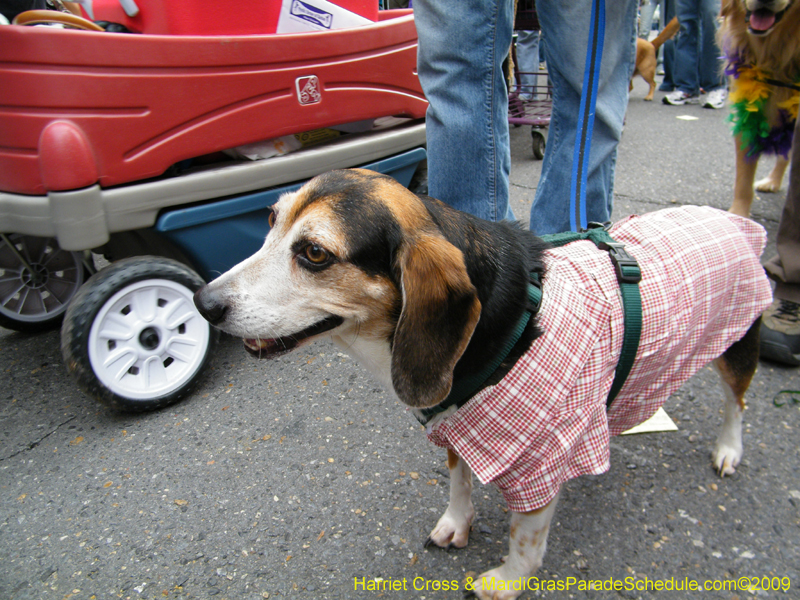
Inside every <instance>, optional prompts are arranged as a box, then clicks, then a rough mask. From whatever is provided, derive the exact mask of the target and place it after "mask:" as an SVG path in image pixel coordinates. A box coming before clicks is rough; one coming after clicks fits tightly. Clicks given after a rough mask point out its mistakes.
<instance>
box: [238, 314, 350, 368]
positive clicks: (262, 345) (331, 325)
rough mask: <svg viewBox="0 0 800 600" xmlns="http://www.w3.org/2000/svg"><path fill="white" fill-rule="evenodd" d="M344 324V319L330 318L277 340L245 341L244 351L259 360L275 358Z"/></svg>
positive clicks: (251, 339)
mask: <svg viewBox="0 0 800 600" xmlns="http://www.w3.org/2000/svg"><path fill="white" fill-rule="evenodd" d="M343 322H344V319H343V318H342V317H336V316H332V317H328V318H327V319H323V320H322V321H320V322H319V323H315V324H314V325H312V326H311V327H307V328H306V329H303V330H302V331H299V332H297V333H295V334H293V335H287V336H285V337H281V338H276V339H267V340H265V339H260V338H259V339H253V338H250V339H244V340H242V341H243V342H244V349H245V350H247V351H248V352H249V353H250V354H252V355H253V356H256V357H258V358H275V357H276V356H281V355H282V354H286V353H287V352H291V351H292V350H294V349H295V348H296V347H297V345H298V344H299V343H300V342H302V341H303V340H305V339H308V338H310V337H313V336H315V335H319V334H320V333H325V332H326V331H330V330H331V329H335V328H336V327H338V326H339V325H341V324H342V323H343Z"/></svg>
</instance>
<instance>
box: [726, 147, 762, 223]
mask: <svg viewBox="0 0 800 600" xmlns="http://www.w3.org/2000/svg"><path fill="white" fill-rule="evenodd" d="M734 143H735V144H736V175H735V180H734V184H733V204H731V207H730V209H729V211H730V212H732V213H733V214H735V215H739V216H742V217H749V216H750V206H751V205H752V204H753V198H754V197H755V190H754V188H753V186H754V183H753V182H754V181H755V178H756V167H758V160H757V159H748V157H747V152H746V151H744V150H742V148H741V140H740V139H739V138H738V137H736V138H734Z"/></svg>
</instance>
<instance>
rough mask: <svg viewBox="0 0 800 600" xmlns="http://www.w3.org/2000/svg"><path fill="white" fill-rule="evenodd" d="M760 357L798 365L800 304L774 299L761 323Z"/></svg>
mask: <svg viewBox="0 0 800 600" xmlns="http://www.w3.org/2000/svg"><path fill="white" fill-rule="evenodd" d="M761 356H763V357H764V358H768V359H770V360H774V361H776V362H779V363H783V364H785V365H792V366H798V365H800V304H798V303H797V302H791V301H790V300H781V299H779V298H776V299H775V300H773V302H772V305H771V306H770V307H769V308H768V309H767V310H765V311H764V315H763V317H762V321H761Z"/></svg>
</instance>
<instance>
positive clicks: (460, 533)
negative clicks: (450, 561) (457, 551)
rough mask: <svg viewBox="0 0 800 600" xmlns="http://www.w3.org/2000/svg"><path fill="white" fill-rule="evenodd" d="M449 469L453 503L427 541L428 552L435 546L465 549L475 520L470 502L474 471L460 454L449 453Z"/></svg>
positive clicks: (449, 451) (449, 505) (451, 502)
mask: <svg viewBox="0 0 800 600" xmlns="http://www.w3.org/2000/svg"><path fill="white" fill-rule="evenodd" d="M447 468H448V469H449V470H450V503H449V504H448V505H447V510H446V511H444V514H443V515H442V517H441V518H440V519H439V522H438V523H437V524H436V527H434V528H433V531H432V532H431V534H430V535H429V536H428V539H427V540H426V541H425V547H426V548H427V547H428V546H430V545H432V544H434V545H436V546H439V547H441V548H450V547H456V548H463V547H464V546H466V545H467V542H469V528H470V526H471V525H472V519H473V518H475V509H474V508H473V506H472V498H471V495H472V471H471V470H470V468H469V466H468V465H467V463H466V462H465V461H464V460H463V459H462V458H461V457H460V456H458V454H456V453H455V452H453V451H452V450H449V449H448V450H447Z"/></svg>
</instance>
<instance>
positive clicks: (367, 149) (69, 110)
mask: <svg viewBox="0 0 800 600" xmlns="http://www.w3.org/2000/svg"><path fill="white" fill-rule="evenodd" d="M275 1H276V0H273V2H272V4H275ZM356 3H358V4H360V5H364V6H367V5H368V4H369V5H372V4H374V2H367V1H366V0H357V2H356ZM93 4H94V7H95V11H98V10H99V8H100V7H102V6H106V7H108V6H111V4H116V6H117V12H118V14H119V15H120V17H119V19H115V20H116V21H117V24H116V25H112V26H109V24H108V23H107V22H104V23H103V26H104V27H105V28H108V30H107V31H102V30H100V31H97V29H100V28H99V27H96V26H92V25H93V24H92V23H89V25H87V28H89V29H95V30H90V31H81V30H77V29H57V28H51V27H24V26H15V25H11V26H0V89H2V90H3V92H2V93H3V103H2V104H3V106H2V107H0V325H2V326H3V327H6V328H11V329H16V330H20V331H38V330H42V329H46V328H48V327H52V326H57V325H58V324H59V323H61V322H62V320H63V325H62V329H61V345H62V351H63V355H64V358H65V362H66V365H67V368H68V370H69V372H70V373H71V374H72V375H73V376H74V377H75V379H76V381H77V382H78V384H79V386H80V387H81V388H82V389H83V390H84V391H86V392H87V393H88V394H90V395H91V396H94V397H95V398H97V399H98V400H99V401H101V402H103V403H104V404H106V405H108V406H111V407H113V408H117V409H125V410H149V409H153V408H158V407H161V406H165V405H167V404H170V403H172V402H175V401H177V400H179V399H181V398H183V397H185V396H186V395H187V394H188V392H189V390H190V389H191V388H192V386H193V384H194V383H195V382H196V381H197V379H198V377H199V376H200V375H201V374H202V372H203V370H204V366H205V365H206V363H207V360H208V358H209V356H210V353H211V350H212V348H213V346H214V343H215V340H216V337H215V336H216V335H217V334H216V333H215V330H213V329H211V328H209V326H208V324H207V323H206V322H205V321H204V320H203V319H202V318H201V317H200V316H199V314H198V313H197V312H196V310H195V309H194V305H193V302H192V296H193V293H194V291H195V290H197V289H198V288H199V287H200V286H201V285H203V283H204V282H205V281H209V280H211V279H213V278H214V277H215V276H216V275H219V274H220V273H222V272H224V271H226V270H227V269H229V268H230V267H231V266H233V265H234V264H236V263H238V262H239V261H241V260H243V259H244V258H246V257H247V256H249V255H250V254H252V253H254V252H255V251H256V250H258V248H259V247H260V246H261V245H262V243H263V240H264V236H265V235H266V233H267V231H268V229H269V226H268V224H267V215H268V212H269V211H268V207H269V206H270V205H271V204H273V203H274V202H275V201H276V200H277V199H278V197H279V196H280V195H281V194H283V193H285V192H287V191H291V190H295V189H297V188H299V187H300V185H302V183H303V182H304V181H305V180H307V179H309V178H310V177H313V176H314V175H317V174H319V173H322V172H325V171H328V170H330V169H335V168H345V167H356V166H363V167H366V168H371V169H374V170H376V171H379V172H383V173H388V174H391V175H392V176H394V177H395V178H397V179H398V180H399V181H400V182H401V183H403V184H405V185H409V183H410V182H411V179H412V176H413V175H414V173H415V170H416V169H417V166H418V164H420V162H421V161H423V160H424V158H425V150H424V149H423V146H424V143H425V125H424V119H423V118H424V115H425V110H426V108H427V102H426V101H425V98H424V96H423V93H422V90H421V88H420V85H419V81H418V79H417V76H416V46H417V41H416V40H417V38H416V30H415V28H414V23H413V15H412V14H411V11H408V10H399V11H383V12H381V13H380V14H379V15H378V16H377V19H378V20H377V21H376V22H374V23H373V24H371V25H366V26H363V27H357V28H351V29H339V30H331V31H326V32H314V33H298V34H284V35H276V34H267V35H256V34H253V32H252V31H249V30H245V31H244V33H245V34H246V35H245V34H241V35H240V34H239V33H241V31H240V30H239V29H236V30H235V31H233V33H230V32H229V31H222V32H220V31H219V30H218V28H219V27H221V26H225V25H226V24H227V25H231V26H234V27H239V26H242V27H252V24H253V22H254V19H249V18H248V13H249V12H250V11H251V10H252V9H253V7H252V6H250V4H252V2H250V0H241V1H239V2H216V3H213V6H215V7H219V6H225V7H227V8H228V9H229V11H232V12H228V13H227V14H226V15H225V18H226V19H227V21H220V20H219V19H218V18H216V15H213V14H212V15H208V14H205V15H204V18H202V19H200V18H197V19H196V21H197V22H198V23H201V24H203V25H204V26H205V25H207V26H209V27H213V28H217V29H215V30H214V31H213V34H209V33H208V32H207V31H205V32H201V33H202V34H201V35H193V34H192V33H193V29H192V28H193V27H194V25H193V23H194V22H195V21H191V22H188V24H187V21H186V20H185V18H186V16H187V15H189V16H194V17H197V16H198V15H201V14H204V13H202V11H204V10H206V9H207V8H208V7H209V6H212V5H210V4H208V3H205V2H199V1H195V3H194V5H195V7H196V9H197V11H196V12H193V11H192V10H191V8H192V2H191V1H190V0H186V1H185V2H180V3H170V2H168V1H167V0H136V2H135V3H131V2H123V3H119V4H117V3H110V2H109V0H95V2H94V3H93ZM131 4H133V5H134V6H136V8H137V10H138V11H139V12H138V14H137V15H135V17H131V16H130V15H129V14H127V13H123V10H122V8H120V6H122V7H123V8H125V7H130V5H131ZM277 4H278V5H280V4H281V3H280V1H279V0H278V1H277ZM260 6H261V7H262V8H263V6H264V5H263V3H262V4H260ZM237 7H240V9H239V8H237ZM126 10H127V8H126ZM236 10H240V13H239V14H235V11H236ZM128 12H130V11H128ZM55 14H56V15H58V14H60V13H55ZM106 14H113V11H112V13H106ZM103 17H104V18H103V19H102V20H103V21H109V20H110V19H109V18H108V17H107V16H105V15H103ZM276 18H277V17H276ZM170 19H172V20H170ZM100 20H101V19H98V21H100ZM220 24H222V25H220ZM178 25H180V28H179V29H180V31H178V33H180V35H173V34H170V32H171V30H170V28H171V27H177V26H178ZM90 26H91V27H90ZM137 27H138V28H139V29H137ZM148 28H151V29H152V28H155V29H157V30H158V35H154V34H151V33H148ZM112 30H113V31H128V32H134V33H111V32H110V31H112ZM139 32H140V33H139ZM353 123H356V125H355V126H353V125H352V124H353ZM342 124H351V125H349V126H346V127H344V128H339V129H340V130H341V129H344V130H347V131H351V132H352V133H341V131H340V130H335V131H332V130H330V129H328V128H331V127H338V126H340V125H342ZM309 131H313V132H320V131H322V132H324V133H325V135H324V136H323V137H326V136H328V135H330V136H338V137H336V138H335V139H332V140H329V141H326V142H324V143H321V144H318V145H311V146H308V147H303V148H302V149H300V150H298V151H296V152H294V153H290V154H286V155H284V156H279V157H276V158H270V159H267V160H258V161H247V160H243V159H232V158H230V157H229V156H228V155H227V154H222V153H221V151H224V150H228V149H230V148H234V147H240V146H242V145H246V144H252V143H255V142H260V141H263V140H270V139H274V138H279V137H281V136H287V135H293V134H304V135H303V136H301V137H302V138H303V139H306V138H307V137H308V136H306V135H305V134H307V132H309ZM310 137H312V138H313V137H314V136H313V135H312V136H310ZM101 257H102V260H98V259H99V258H101ZM106 262H110V264H108V266H105V267H103V268H102V269H100V270H97V265H98V263H102V264H105V263H106ZM95 271H97V272H95Z"/></svg>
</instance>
